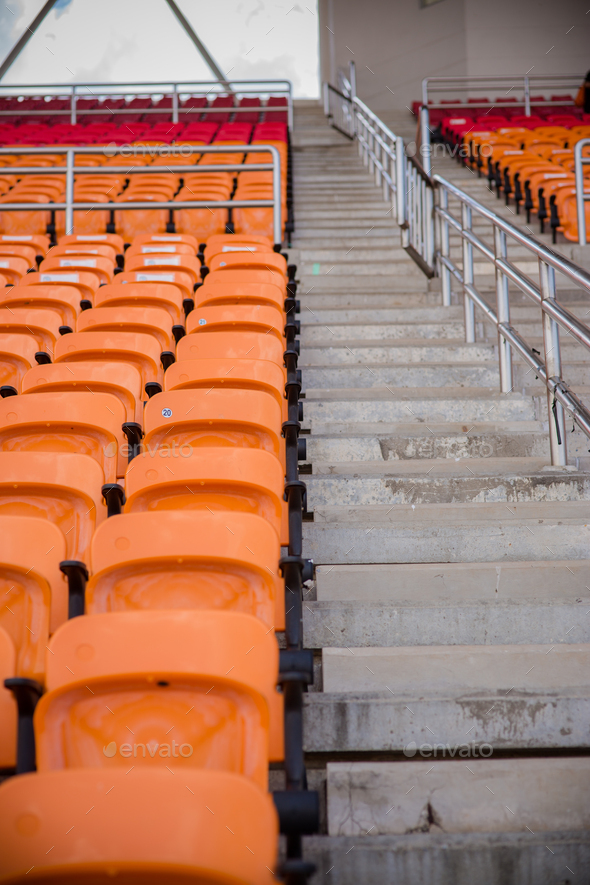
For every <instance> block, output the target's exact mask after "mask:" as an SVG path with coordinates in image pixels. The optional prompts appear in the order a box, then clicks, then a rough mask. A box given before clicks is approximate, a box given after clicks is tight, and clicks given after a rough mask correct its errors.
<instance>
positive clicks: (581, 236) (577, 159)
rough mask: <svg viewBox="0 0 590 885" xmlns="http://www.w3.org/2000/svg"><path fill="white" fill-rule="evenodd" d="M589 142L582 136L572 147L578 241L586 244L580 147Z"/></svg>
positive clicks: (589, 139)
mask: <svg viewBox="0 0 590 885" xmlns="http://www.w3.org/2000/svg"><path fill="white" fill-rule="evenodd" d="M588 144H590V138H584V139H582V141H579V142H578V143H577V144H576V146H575V147H574V163H575V170H576V209H577V212H578V243H579V244H580V246H585V245H586V206H585V205H584V168H583V163H582V148H583V147H585V145H588Z"/></svg>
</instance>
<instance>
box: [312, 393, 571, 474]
mask: <svg viewBox="0 0 590 885" xmlns="http://www.w3.org/2000/svg"><path fill="white" fill-rule="evenodd" d="M304 408H305V406H304ZM428 427H429V428H430V429H428V430H427V429H426V428H425V427H417V426H416V425H415V424H414V425H397V426H396V428H395V433H392V434H391V435H388V434H387V433H375V434H374V435H371V434H370V433H367V434H366V435H365V436H354V437H352V438H351V436H350V434H349V433H347V432H346V429H343V430H342V431H341V432H337V431H338V430H339V428H335V427H332V428H331V429H332V430H333V431H334V434H333V435H328V434H319V433H317V434H314V435H313V436H308V438H307V462H313V463H314V472H315V473H317V470H318V465H319V464H320V463H321V462H327V461H332V462H344V461H346V462H348V463H349V465H350V467H351V469H352V468H353V466H356V465H354V463H353V462H358V461H379V460H383V461H405V460H411V461H412V462H413V463H414V464H415V463H416V462H417V461H419V460H421V459H423V458H427V459H432V458H451V459H453V460H455V459H461V460H463V459H465V458H476V459H477V458H486V459H488V458H527V457H538V458H542V459H543V460H544V462H545V463H547V453H548V452H549V437H548V435H545V434H544V433H543V431H542V428H541V426H540V425H539V427H538V430H537V431H536V432H531V431H527V430H510V429H509V427H506V428H505V429H502V428H499V427H498V428H497V429H494V428H490V429H489V430H487V428H486V429H485V430H484V431H482V429H481V427H478V428H477V430H472V431H471V433H464V432H462V428H461V426H460V425H459V426H458V427H456V428H454V427H453V426H452V425H448V427H447V428H446V429H434V428H433V427H432V426H431V425H430V424H429V425H428ZM580 436H582V434H580ZM585 439H586V437H584V445H585V448H586V449H587V448H588V445H587V443H585ZM569 448H570V449H571V445H570V446H569ZM469 466H470V467H471V464H470V465H469ZM472 469H473V468H472Z"/></svg>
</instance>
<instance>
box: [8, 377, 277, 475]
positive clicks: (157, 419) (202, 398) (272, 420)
mask: <svg viewBox="0 0 590 885" xmlns="http://www.w3.org/2000/svg"><path fill="white" fill-rule="evenodd" d="M281 425H282V411H281V407H280V405H279V404H278V403H277V401H276V399H275V397H273V396H272V395H271V394H269V393H267V392H266V391H262V390H232V389H231V388H229V389H228V388H223V387H221V386H220V387H218V388H215V387H213V388H211V389H210V390H203V389H196V390H167V391H165V392H163V393H158V394H156V396H153V397H152V398H151V399H150V400H148V402H147V403H146V406H145V412H144V429H145V440H144V444H145V446H149V447H150V449H154V447H156V446H163V445H167V446H170V445H172V444H173V443H176V445H177V446H179V447H180V449H181V450H182V449H184V450H186V451H187V452H188V450H189V449H190V448H200V447H203V446H205V447H208V448H210V447H211V446H224V447H225V446H240V447H246V448H254V449H263V450H264V451H266V452H272V453H273V454H274V455H276V456H277V458H279V457H281V458H282V457H283V453H284V445H282V443H283V440H282V437H281ZM0 439H1V438H0Z"/></svg>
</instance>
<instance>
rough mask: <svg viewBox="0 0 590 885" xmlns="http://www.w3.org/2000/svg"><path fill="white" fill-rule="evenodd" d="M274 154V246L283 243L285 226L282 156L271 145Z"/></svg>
mask: <svg viewBox="0 0 590 885" xmlns="http://www.w3.org/2000/svg"><path fill="white" fill-rule="evenodd" d="M269 147H270V151H271V154H272V199H273V207H272V230H273V238H274V245H275V246H278V245H280V244H281V243H282V242H283V225H282V221H281V155H280V154H279V152H278V150H277V149H276V147H274V146H273V145H269Z"/></svg>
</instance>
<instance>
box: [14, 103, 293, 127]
mask: <svg viewBox="0 0 590 885" xmlns="http://www.w3.org/2000/svg"><path fill="white" fill-rule="evenodd" d="M0 97H1V96H0ZM172 111H173V108H172V107H169V108H87V109H84V110H80V108H78V107H77V108H76V116H77V117H85V116H88V115H89V114H98V115H99V116H104V117H107V116H109V115H110V116H116V115H118V114H138V115H141V114H148V115H149V114H168V116H170V117H171V116H172ZM178 113H179V114H205V115H207V114H256V113H260V114H261V113H265V114H286V113H287V108H286V106H285V107H275V106H271V107H267V106H266V105H260V106H259V107H245V108H240V107H233V106H230V107H227V108H219V107H218V108H214V107H207V106H205V107H202V108H183V107H182V105H179V106H178ZM70 114H71V110H70V108H60V109H59V110H53V111H52V110H48V111H45V110H44V111H41V110H35V109H34V108H29V109H25V110H22V111H21V110H19V109H18V108H15V109H14V110H8V111H0V116H3V117H37V116H39V115H41V116H46V117H69V116H70ZM132 122H135V121H132ZM202 122H206V120H203V121H202ZM253 125H254V124H253Z"/></svg>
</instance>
